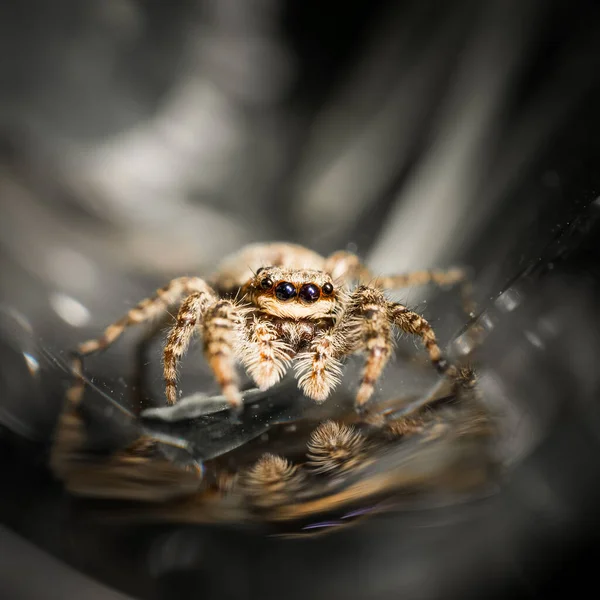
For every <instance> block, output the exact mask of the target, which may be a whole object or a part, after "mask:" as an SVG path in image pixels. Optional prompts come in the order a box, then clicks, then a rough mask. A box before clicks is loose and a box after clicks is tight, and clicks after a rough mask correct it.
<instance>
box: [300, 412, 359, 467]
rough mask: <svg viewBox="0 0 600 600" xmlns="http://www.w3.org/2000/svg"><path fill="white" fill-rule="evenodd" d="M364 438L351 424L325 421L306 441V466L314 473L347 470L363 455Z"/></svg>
mask: <svg viewBox="0 0 600 600" xmlns="http://www.w3.org/2000/svg"><path fill="white" fill-rule="evenodd" d="M365 449H366V438H365V437H364V436H363V435H362V434H361V433H359V432H358V431H356V429H355V428H354V427H352V426H351V425H344V424H342V423H336V422H335V421H325V422H324V423H321V424H320V425H319V426H318V427H317V429H315V430H314V431H313V433H312V435H311V437H310V440H309V441H308V452H307V456H308V463H307V464H308V467H309V468H310V469H311V470H312V471H313V472H314V473H319V474H321V473H334V472H343V471H347V470H349V469H351V468H353V467H354V466H356V465H357V464H359V463H360V462H361V460H362V458H363V457H364V452H365Z"/></svg>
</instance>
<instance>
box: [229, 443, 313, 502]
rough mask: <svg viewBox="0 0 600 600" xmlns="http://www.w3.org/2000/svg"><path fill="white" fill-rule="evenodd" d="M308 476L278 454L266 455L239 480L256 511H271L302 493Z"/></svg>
mask: <svg viewBox="0 0 600 600" xmlns="http://www.w3.org/2000/svg"><path fill="white" fill-rule="evenodd" d="M305 479H306V477H305V474H304V473H303V472H302V471H301V470H300V468H299V467H298V466H296V465H292V464H291V463H290V462H289V461H288V460H287V459H285V458H283V457H281V456H277V455H276V454H270V453H266V454H263V455H262V456H261V458H259V459H258V461H257V462H256V463H255V464H254V465H253V466H252V467H251V468H250V469H248V470H247V471H246V472H245V473H243V474H242V476H241V477H240V481H239V485H240V489H241V490H242V492H243V494H244V496H245V497H246V500H247V501H248V502H250V504H252V505H254V506H255V507H256V508H262V509H266V508H272V507H275V506H278V505H280V504H283V503H285V502H288V501H290V500H291V499H292V498H294V497H295V496H296V495H297V493H298V492H299V491H300V490H301V489H302V487H303V485H304V482H305Z"/></svg>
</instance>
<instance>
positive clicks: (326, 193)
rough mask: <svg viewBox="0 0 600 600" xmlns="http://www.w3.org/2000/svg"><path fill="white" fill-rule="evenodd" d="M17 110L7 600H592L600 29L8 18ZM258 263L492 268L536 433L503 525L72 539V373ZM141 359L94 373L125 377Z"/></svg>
mask: <svg viewBox="0 0 600 600" xmlns="http://www.w3.org/2000/svg"><path fill="white" fill-rule="evenodd" d="M0 94H1V96H0V269H1V271H0V273H1V277H0V302H1V304H2V320H1V325H2V328H1V331H0V335H1V345H0V353H1V354H0V355H1V357H2V360H1V361H0V424H1V429H0V441H1V444H2V449H3V451H2V455H1V456H2V473H3V477H5V482H4V483H3V484H2V490H3V491H2V498H3V500H2V506H3V508H2V511H3V515H2V517H1V518H2V522H3V523H5V526H3V527H2V528H1V529H0V549H1V553H2V556H3V557H5V558H3V560H2V572H0V590H2V593H3V597H6V598H66V597H72V596H74V595H77V596H80V595H85V596H86V597H98V598H110V597H117V596H116V592H113V591H111V590H103V589H102V588H100V587H98V584H96V583H95V582H94V581H92V580H91V579H90V578H89V577H87V575H83V574H81V575H80V573H79V572H81V573H88V574H89V573H91V574H92V575H93V576H94V577H95V578H97V579H100V580H104V581H105V582H106V583H107V584H108V585H110V586H113V587H115V586H116V587H120V588H121V589H123V590H126V591H127V592H128V593H130V594H133V595H134V596H136V595H137V596H139V597H184V596H185V597H187V596H188V595H192V594H194V595H199V594H202V596H203V597H205V598H212V597H215V598H225V597H227V598H230V597H231V598H237V597H258V596H259V595H261V596H263V597H270V596H273V597H275V596H281V595H289V596H290V597H303V596H305V595H309V594H310V595H311V596H315V595H316V596H320V595H322V596H323V597H324V596H325V595H328V596H329V597H334V598H335V597H338V595H339V597H342V596H344V597H346V598H350V597H357V598H358V597H361V598H366V597H369V598H380V597H381V598H388V597H398V595H400V594H402V595H403V596H404V597H409V598H412V597H441V596H442V594H443V595H444V596H446V597H447V596H448V595H456V596H457V597H463V598H464V597H465V596H468V595H469V594H472V595H474V597H481V595H482V593H484V592H482V590H484V591H485V594H486V595H497V596H498V597H506V596H508V595H511V596H512V597H515V595H516V596H523V597H536V596H538V595H539V596H542V595H545V594H546V593H547V592H548V591H549V590H555V591H557V590H558V591H561V590H564V591H565V592H568V591H571V590H572V589H573V586H574V584H575V582H577V583H581V584H583V583H584V582H585V581H593V575H594V569H593V566H594V564H595V563H594V560H595V552H594V548H595V546H596V543H597V541H598V531H599V529H598V525H597V518H596V516H595V512H596V511H595V508H596V506H597V505H598V504H597V500H598V499H599V498H598V486H597V484H596V480H597V474H598V461H597V459H596V458H595V457H597V456H598V455H599V454H598V450H599V448H598V432H599V431H600V429H599V428H598V427H597V426H598V419H597V416H598V413H597V398H598V389H599V388H598V380H597V374H596V372H597V368H596V362H595V360H594V358H595V357H596V356H597V355H598V354H597V353H596V350H600V349H599V348H598V342H597V340H598V335H597V333H598V314H597V306H598V303H597V284H598V274H599V263H598V240H599V239H600V238H599V237H598V235H599V233H600V230H599V227H598V211H599V206H598V200H597V198H598V197H599V194H600V169H599V168H598V164H599V161H600V136H599V135H598V134H599V132H600V114H599V112H598V110H597V107H598V106H599V105H600V7H598V4H597V2H594V1H593V0H589V1H587V2H586V1H583V0H577V1H575V2H560V1H558V0H552V1H550V0H537V1H534V0H526V1H517V0H492V1H490V2H485V3H481V2H477V1H475V0H472V1H467V0H465V1H456V2H434V1H424V2H366V1H365V2H362V1H361V2H327V3H323V2H314V1H304V2H277V1H275V0H218V1H217V0H214V1H212V2H208V1H206V2H200V1H196V0H185V1H181V2H161V1H159V0H148V1H135V0H90V1H88V2H85V3H82V2H79V1H77V0H55V1H54V2H51V3H49V2H44V1H43V0H23V1H20V2H17V1H13V2H5V3H2V6H1V7H0ZM260 240H287V241H294V242H299V243H302V244H305V245H307V246H310V247H312V248H314V249H315V250H317V251H320V252H324V253H327V252H331V251H334V250H337V249H342V248H348V249H350V250H353V251H356V252H358V253H359V254H360V255H361V256H362V257H363V258H364V259H365V260H367V262H368V263H369V264H370V266H371V267H372V268H373V269H374V270H375V271H377V272H381V273H387V272H394V271H396V272H397V271H405V270H410V269H418V268H421V267H431V266H436V267H444V266H448V265H452V264H465V265H468V266H469V267H471V268H472V269H473V272H474V274H475V281H476V284H477V285H476V290H477V292H476V293H477V299H478V301H479V304H480V305H481V307H482V309H489V310H494V309H496V310H497V311H498V312H499V314H500V316H499V317H498V319H499V323H500V324H501V326H500V327H497V328H496V329H495V331H494V333H493V335H491V336H490V339H489V342H488V343H487V345H486V350H485V356H486V359H487V361H488V369H489V372H490V373H491V375H492V377H491V379H492V380H495V381H496V382H501V384H502V386H503V389H505V390H508V391H509V392H510V393H509V396H510V397H511V399H512V401H513V402H514V403H515V404H516V405H518V406H519V407H520V408H521V409H524V411H525V413H526V414H527V415H529V421H528V423H529V427H530V429H528V428H525V433H524V434H523V433H522V434H521V437H524V438H525V440H526V442H525V447H526V451H524V452H523V453H522V454H521V455H520V456H519V458H518V459H516V460H515V475H514V478H513V479H512V480H511V482H510V483H509V484H508V485H507V486H506V488H504V489H503V490H502V492H501V493H499V495H498V496H497V497H496V499H495V500H493V501H490V502H489V503H487V504H485V503H484V505H483V506H472V505H469V506H467V507H464V508H463V509H461V510H459V511H458V512H455V511H452V512H451V514H449V515H445V514H444V513H443V511H441V513H440V514H437V513H436V514H432V513H431V511H424V513H423V514H421V515H418V514H417V515H399V516H397V517H396V518H386V519H383V520H375V521H374V522H372V523H368V524H366V525H365V526H361V527H360V528H356V529H353V530H352V531H351V532H349V533H346V532H342V533H341V534H336V535H335V536H331V537H328V538H323V539H322V540H320V541H318V542H316V541H311V542H298V543H293V542H285V543H284V542H281V541H273V540H266V539H263V538H260V537H257V536H254V535H250V534H245V533H240V532H235V531H233V532H232V531H227V532H222V531H218V530H212V529H209V530H207V531H205V530H203V531H196V530H194V531H189V530H187V529H181V530H180V529H177V528H175V529H167V530H163V529H161V528H158V527H157V528H146V529H142V530H138V529H134V530H128V531H127V532H116V533H115V532H106V531H104V532H102V531H101V529H102V528H100V531H97V530H95V529H94V526H93V525H90V524H87V523H77V522H74V521H73V519H72V517H71V516H70V512H69V510H68V501H67V500H66V499H65V498H64V497H63V496H62V494H61V492H60V486H59V485H58V484H56V483H55V482H53V481H52V478H51V477H50V476H49V475H48V474H47V473H46V471H45V468H44V464H45V459H46V454H45V452H46V448H47V442H48V440H49V439H50V435H51V431H52V427H53V424H54V421H55V419H56V414H57V410H58V408H59V406H60V403H61V400H62V395H63V393H64V389H65V385H66V375H65V372H64V370H63V369H62V367H63V366H64V362H65V352H66V350H68V349H70V348H72V347H73V346H74V345H76V344H77V343H78V342H79V341H81V340H82V339H87V338H88V337H89V336H90V335H94V334H95V332H97V331H98V330H99V328H101V327H102V326H104V325H105V324H106V323H109V322H110V321H112V320H114V319H115V318H118V317H119V316H121V314H122V313H123V312H124V311H125V310H127V308H128V307H129V306H130V305H131V304H132V303H133V302H136V301H137V300H139V299H140V298H142V297H144V296H145V295H147V293H148V292H149V291H150V290H152V289H153V288H154V287H155V286H157V285H162V284H164V282H165V281H167V280H168V279H169V278H171V277H173V276H176V275H181V274H187V273H194V274H196V273H199V274H203V273H205V272H207V271H210V270H211V269H212V268H213V267H214V265H215V263H216V261H217V260H218V259H220V258H221V257H222V256H223V255H224V254H226V253H228V252H230V251H232V250H235V249H237V248H239V247H240V246H242V245H244V244H246V243H248V242H251V241H260ZM507 287H508V288H510V289H513V290H514V289H516V290H518V292H519V294H520V296H519V297H520V298H521V300H520V302H521V304H520V306H519V308H518V310H516V311H507V310H505V311H503V310H502V309H501V307H502V306H503V304H502V302H500V303H498V301H497V298H498V295H499V294H501V292H503V290H505V289H506V288H507ZM406 294H408V296H406ZM404 299H405V300H407V301H410V302H411V303H412V304H414V305H416V306H418V307H420V308H421V309H422V310H424V312H425V313H426V315H427V317H428V318H429V319H430V320H432V321H433V322H436V324H437V325H438V326H439V327H440V328H441V329H442V331H444V327H446V330H447V331H446V332H445V335H446V337H447V336H448V335H450V332H451V331H453V330H454V328H455V326H456V325H457V324H458V323H456V322H451V323H450V324H449V325H448V324H445V322H444V320H443V319H440V317H439V315H440V314H443V312H444V309H443V305H441V304H440V302H441V301H440V300H439V299H436V298H435V297H428V296H426V295H424V294H419V293H417V292H416V291H409V292H406V293H405V296H404ZM426 301H427V302H426ZM499 307H500V308H499ZM440 320H441V321H442V322H438V321H440ZM548 323H550V324H551V325H552V324H553V325H552V327H550V328H548V326H547V325H548ZM545 331H546V332H548V331H551V332H554V333H552V335H550V334H548V335H549V338H548V340H547V341H546V342H544V344H543V348H544V351H543V352H538V350H539V344H538V346H536V345H535V344H534V343H533V342H531V339H534V340H535V339H536V337H535V336H536V335H538V334H539V335H538V338H539V336H540V335H542V334H543V332H545ZM540 332H541V333H540ZM542 337H543V336H542ZM528 340H529V342H528ZM536 348H538V350H536ZM536 352H537V353H536ZM126 356H127V346H126V345H122V346H121V347H120V348H119V349H117V350H116V351H115V353H113V354H112V355H110V356H107V357H106V359H104V360H103V361H99V362H98V363H96V364H95V366H93V368H94V369H95V372H96V373H97V374H98V376H99V377H107V378H110V376H111V375H112V374H113V372H114V369H115V365H119V366H121V364H122V361H123V357H126ZM24 358H25V360H24ZM32 359H33V363H32V362H31V361H32ZM32 365H33V366H32ZM117 379H118V378H115V380H117ZM155 379H156V381H158V379H157V378H155ZM110 385H111V386H112V388H111V391H113V392H114V394H115V395H117V396H118V395H120V394H123V393H124V392H123V389H124V388H123V384H122V383H121V384H120V383H119V382H118V381H112V380H111V381H110ZM548 407H550V408H548ZM536 424H538V426H537V427H536ZM530 431H537V433H536V434H535V435H534V434H533V433H531V434H530V438H531V439H529V441H528V442H527V438H528V435H529V433H528V432H530ZM65 503H66V504H65ZM65 506H67V507H65ZM424 532H425V533H424ZM84 548H85V550H83V549H84ZM165 548H166V549H165ZM452 548H454V551H452ZM444 549H446V550H447V552H446V550H444ZM55 558H58V561H57V562H55ZM63 561H65V562H66V563H68V564H70V565H71V566H69V567H66V566H65V563H64V562H63ZM78 571H79V572H78ZM94 594H96V596H94ZM169 594H171V595H169Z"/></svg>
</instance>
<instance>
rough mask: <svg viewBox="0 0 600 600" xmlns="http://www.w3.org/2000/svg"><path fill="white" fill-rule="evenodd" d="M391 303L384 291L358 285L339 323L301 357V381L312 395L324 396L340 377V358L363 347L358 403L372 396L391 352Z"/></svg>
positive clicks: (320, 337) (299, 380)
mask: <svg viewBox="0 0 600 600" xmlns="http://www.w3.org/2000/svg"><path fill="white" fill-rule="evenodd" d="M389 304H390V303H389V302H388V300H387V299H386V298H385V296H384V295H383V293H382V292H381V291H380V290H376V289H373V288H366V287H364V286H363V287H359V288H357V289H356V290H355V291H354V292H353V293H352V294H351V295H350V297H349V299H348V304H347V306H346V309H345V310H344V312H343V313H342V314H341V316H340V318H339V320H338V321H337V323H336V324H335V325H334V326H333V327H332V328H331V329H329V330H328V331H325V332H324V333H322V334H320V335H319V336H317V337H316V338H315V340H313V342H312V344H311V346H310V348H309V350H308V351H307V352H304V353H302V354H301V355H299V357H298V362H297V367H296V372H297V374H298V376H299V379H298V384H299V386H300V388H301V389H302V391H303V392H304V393H305V394H306V395H307V396H308V397H309V398H312V399H314V400H317V401H323V400H325V399H326V398H327V397H328V396H329V394H330V392H331V391H332V389H333V388H334V387H335V385H336V384H337V383H338V382H339V380H340V375H341V365H340V359H341V358H342V357H343V356H345V355H347V354H352V353H354V352H357V351H364V352H365V354H366V360H365V366H364V368H363V371H362V376H361V381H360V384H359V388H358V392H357V395H356V405H357V407H362V406H363V405H364V404H365V403H366V402H367V401H368V400H369V398H370V397H371V395H372V394H373V390H374V387H375V382H376V381H377V379H378V378H379V376H380V375H381V372H382V371H383V369H384V367H385V365H386V363H387V361H388V359H389V357H390V355H391V352H392V333H391V329H392V323H391V321H390V315H389Z"/></svg>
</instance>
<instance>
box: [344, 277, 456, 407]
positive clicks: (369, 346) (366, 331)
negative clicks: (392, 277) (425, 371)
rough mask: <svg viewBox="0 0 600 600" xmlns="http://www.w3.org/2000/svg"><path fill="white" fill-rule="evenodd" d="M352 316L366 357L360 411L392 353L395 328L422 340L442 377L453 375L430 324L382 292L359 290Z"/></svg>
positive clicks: (358, 402)
mask: <svg viewBox="0 0 600 600" xmlns="http://www.w3.org/2000/svg"><path fill="white" fill-rule="evenodd" d="M348 312H349V315H350V316H351V318H353V319H354V324H355V327H357V328H358V329H359V332H358V335H357V338H358V343H357V348H356V349H357V350H363V351H364V352H365V354H366V361H365V367H364V370H363V373H362V378H361V381H360V385H359V388H358V392H357V394H356V406H357V408H360V407H363V406H364V405H365V404H366V403H367V402H368V400H369V399H370V398H371V396H372V394H373V391H374V389H375V383H376V381H377V380H378V379H379V377H380V375H381V373H382V371H383V369H384V367H385V365H386V363H387V361H388V359H389V357H390V354H391V350H392V345H393V344H392V340H393V338H392V326H394V325H395V326H396V327H398V328H400V329H401V330H402V331H405V332H406V333H410V334H412V335H416V336H419V337H420V338H421V340H422V341H423V344H424V346H425V349H426V350H427V352H428V354H429V359H430V360H431V362H432V364H433V365H434V366H435V368H436V369H437V370H438V372H440V373H447V374H450V370H451V369H453V367H450V365H449V364H448V362H447V361H446V360H445V359H444V358H443V356H442V352H441V350H440V348H439V346H438V343H437V339H436V336H435V332H434V331H433V328H432V327H431V325H430V324H429V323H428V322H427V320H426V319H425V318H424V317H422V316H421V315H419V314H418V313H415V312H413V311H412V310H409V309H408V308H406V306H403V305H402V304H398V303H397V302H390V301H389V300H387V299H386V298H385V296H384V294H383V292H382V291H380V290H378V289H375V288H370V287H366V286H360V287H358V288H357V289H356V291H355V292H354V293H353V294H352V297H351V300H350V305H349V311H348Z"/></svg>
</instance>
